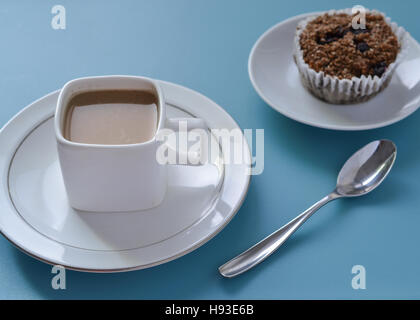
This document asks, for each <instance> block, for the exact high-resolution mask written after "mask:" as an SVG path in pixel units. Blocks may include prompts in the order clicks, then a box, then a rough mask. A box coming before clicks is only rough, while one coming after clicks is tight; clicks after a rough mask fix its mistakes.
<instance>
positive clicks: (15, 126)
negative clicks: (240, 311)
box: [0, 82, 250, 272]
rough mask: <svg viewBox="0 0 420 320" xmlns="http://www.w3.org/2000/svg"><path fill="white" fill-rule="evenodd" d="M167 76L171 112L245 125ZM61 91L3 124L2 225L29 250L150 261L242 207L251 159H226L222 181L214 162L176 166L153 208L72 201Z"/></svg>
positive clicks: (49, 255) (127, 262)
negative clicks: (98, 209)
mask: <svg viewBox="0 0 420 320" xmlns="http://www.w3.org/2000/svg"><path fill="white" fill-rule="evenodd" d="M160 84H161V85H162V89H163V91H164V94H165V97H166V100H167V103H168V106H167V113H168V116H170V117H199V118H202V119H204V120H205V122H206V124H207V125H208V127H209V128H211V129H213V128H226V129H236V128H238V125H237V124H236V123H235V121H234V120H233V119H232V118H231V117H230V116H229V114H227V113H226V112H225V111H224V110H223V109H222V108H221V107H219V106H218V105H217V104H215V103H214V102H213V101H211V100H209V99H208V98H206V97H204V96H203V95H201V94H199V93H197V92H194V91H192V90H190V89H187V88H184V87H181V86H178V85H174V84H170V83H166V82H160ZM57 97H58V92H54V93H51V94H49V95H47V96H45V97H43V98H41V99H40V100H38V101H36V102H34V103H32V104H31V105H29V106H28V107H26V108H25V109H24V110H22V111H21V112H20V113H19V114H18V115H16V116H15V117H14V118H13V119H12V120H11V121H9V123H7V124H6V125H5V126H4V127H3V128H2V129H1V131H0V149H1V150H2V152H1V154H0V170H1V178H0V179H1V190H0V231H1V233H2V234H3V235H4V236H5V237H6V238H7V239H9V240H10V241H11V242H12V243H13V244H15V245H16V246H17V247H18V248H20V249H21V250H23V251H24V252H26V253H28V254H29V255H31V256H33V257H35V258H37V259H40V260H42V261H44V262H47V263H51V264H56V265H63V266H65V267H67V268H70V269H75V270H81V271H90V272H121V271H129V270H137V269H143V268H148V267H151V266H155V265H158V264H161V263H165V262H168V261H170V260H173V259H176V258H178V257H181V256H182V255H184V254H186V253H188V252H191V251H192V250H194V249H196V248H198V247H200V246H201V245H202V244H204V243H205V242H207V241H208V240H210V239H211V238H212V237H214V236H215V235H216V234H217V233H218V232H220V231H221V230H222V229H223V227H225V226H226V225H227V224H228V223H229V221H230V220H231V219H232V218H233V216H234V215H235V214H236V212H237V211H238V210H239V208H240V206H241V204H242V202H243V200H244V198H245V196H246V193H247V190H248V186H249V182H250V176H249V175H248V174H247V173H248V170H249V165H246V164H242V165H236V164H235V165H229V164H226V165H225V167H224V169H225V172H224V176H223V177H222V178H221V179H222V181H220V179H219V178H220V177H219V174H218V170H217V169H216V167H215V166H213V165H210V164H208V165H205V166H200V167H187V166H169V168H168V171H169V182H168V193H167V196H166V198H165V200H164V203H163V204H162V205H161V206H159V207H158V208H154V209H151V210H147V211H142V212H134V213H106V214H104V213H83V212H78V211H76V210H74V209H72V208H70V207H69V205H68V203H67V198H66V193H65V190H64V185H63V181H62V177H61V173H60V169H59V165H58V161H57V153H56V142H55V137H54V131H53V114H54V111H55V106H56V100H57ZM245 145H246V146H247V144H246V143H245ZM220 147H221V148H222V151H223V146H222V145H220ZM247 147H248V146H247ZM247 151H249V149H248V150H247ZM244 154H245V157H246V159H245V161H244V163H250V161H249V158H248V157H250V153H249V152H244ZM232 156H233V155H232ZM232 163H233V162H232Z"/></svg>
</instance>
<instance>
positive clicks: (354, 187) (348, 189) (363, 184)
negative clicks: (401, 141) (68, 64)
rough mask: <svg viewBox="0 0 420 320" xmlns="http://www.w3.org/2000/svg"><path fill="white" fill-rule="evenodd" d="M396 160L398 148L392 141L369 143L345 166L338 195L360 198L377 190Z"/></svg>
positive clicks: (337, 189) (339, 179) (339, 180)
mask: <svg viewBox="0 0 420 320" xmlns="http://www.w3.org/2000/svg"><path fill="white" fill-rule="evenodd" d="M396 158H397V147H396V146H395V144H394V143H393V142H392V141H389V140H380V141H374V142H372V143H369V144H368V145H367V146H365V147H364V148H362V149H361V150H359V151H357V152H356V153H355V154H354V155H353V156H352V157H351V158H350V159H349V160H347V162H346V163H345V164H344V166H343V168H342V169H341V171H340V174H339V176H338V180H337V188H336V193H337V194H339V195H340V196H343V197H360V196H363V195H365V194H368V193H369V192H371V191H373V190H375V189H376V188H377V187H378V186H379V185H380V184H381V183H382V181H384V179H385V178H386V177H387V175H388V173H389V172H390V171H391V169H392V167H393V165H394V163H395V160H396Z"/></svg>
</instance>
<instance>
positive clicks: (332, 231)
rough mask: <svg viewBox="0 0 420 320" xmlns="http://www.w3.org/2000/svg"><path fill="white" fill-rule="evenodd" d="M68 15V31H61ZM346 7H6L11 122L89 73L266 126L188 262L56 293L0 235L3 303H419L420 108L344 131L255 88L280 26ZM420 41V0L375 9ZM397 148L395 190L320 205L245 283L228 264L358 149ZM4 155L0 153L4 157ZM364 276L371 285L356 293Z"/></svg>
mask: <svg viewBox="0 0 420 320" xmlns="http://www.w3.org/2000/svg"><path fill="white" fill-rule="evenodd" d="M56 4H61V5H64V6H65V8H66V17H67V21H66V22H67V29H66V30H53V29H52V28H51V19H52V16H53V15H52V14H51V8H52V7H53V6H54V5H56ZM354 4H355V3H354V1H346V0H336V1H334V2H332V1H326V0H317V1H310V0H294V1H279V0H246V1H244V0H212V1H208V0H153V1H151V0H148V1H146V0H142V1H82V0H78V1H75V0H72V1H70V0H60V1H58V2H57V1H49V0H48V1H36V2H35V1H12V0H10V1H2V2H1V4H0V39H1V42H2V45H1V51H0V57H1V59H0V99H1V107H0V126H2V125H4V124H5V123H6V122H7V121H8V120H9V119H10V118H11V117H12V116H13V115H14V114H16V113H17V112H18V111H19V110H21V109H22V108H23V107H25V106H26V105H28V104H29V103H30V102H32V101H34V100H36V99H38V98H40V97H42V96H43V95H45V94H47V93H49V92H51V91H53V90H56V89H58V88H60V87H61V86H62V85H63V84H64V83H65V82H67V81H68V80H70V79H73V78H77V77H81V76H88V75H106V74H132V75H144V76H149V77H153V78H157V79H162V80H166V81H171V82H175V83H179V84H181V85H184V86H187V87H190V88H192V89H194V90H197V91H199V92H201V93H203V94H205V95H207V96H208V97H210V98H211V99H213V100H214V101H216V102H217V103H218V104H220V105H221V106H222V107H224V108H225V109H226V110H227V112H229V113H230V114H231V115H232V117H233V118H234V119H235V120H236V121H237V122H238V123H239V125H240V126H241V127H242V128H251V129H265V171H264V173H263V174H262V175H261V176H256V177H254V178H253V179H252V183H251V187H250V190H249V193H248V196H247V199H246V201H245V202H244V204H243V206H242V208H241V209H240V211H239V212H238V214H237V216H236V217H235V218H234V219H233V221H232V222H231V223H230V224H229V225H228V226H227V227H226V228H225V229H224V230H223V231H222V232H221V233H220V234H219V235H218V236H217V237H215V238H214V239H213V240H212V241H210V242H208V243H207V244H205V245H204V246H202V247H201V248H199V249H198V250H196V251H194V252H193V253H190V254H188V255H186V256H184V257H182V258H180V259H178V260H175V261H172V262H170V263H167V264H165V265H161V266H158V267H154V268H151V269H147V270H142V271H135V272H129V273H125V274H87V273H80V272H74V271H67V282H66V285H67V289H66V290H62V291H56V290H53V289H52V287H51V279H52V277H53V275H52V274H51V267H50V266H48V265H46V264H44V263H41V262H38V261H36V260H35V259H32V258H30V257H28V256H26V255H25V254H23V253H21V252H20V251H19V250H17V249H15V248H14V247H13V246H12V245H11V244H10V243H9V242H8V241H7V240H6V239H4V238H2V237H1V238H0V257H1V258H0V298H3V299H87V298H94V299H102V298H104V299H391V298H395V299H410V298H420V271H419V270H420V250H419V249H418V248H419V243H420V232H419V231H418V230H419V227H420V211H419V206H420V197H419V187H420V161H419V160H420V139H419V138H420V137H419V129H418V128H419V123H420V112H417V113H415V114H414V115H412V116H411V117H409V118H407V119H405V120H403V121H401V122H400V123H398V124H395V125H392V126H390V127H387V128H383V129H379V130H373V131H365V132H335V131H328V130H323V129H317V128H313V127H309V126H306V125H303V124H299V123H297V122H294V121H292V120H289V119H287V118H285V117H284V116H282V115H280V114H278V113H277V112H275V111H274V110H272V109H271V108H270V107H268V106H267V105H266V104H265V103H264V102H263V101H262V100H261V99H260V98H259V96H258V95H257V94H256V92H255V91H254V89H253V88H252V86H251V83H250V81H249V78H248V72H247V61H248V55H249V52H250V50H251V48H252V46H253V44H254V43H255V41H256V40H257V39H258V37H259V36H260V35H261V34H262V33H263V32H264V31H265V30H267V29H268V28H269V27H271V26H272V25H274V24H276V23H278V22H280V21H282V20H284V19H286V18H289V17H291V16H295V15H297V14H301V13H305V12H312V11H318V10H328V9H331V8H332V6H334V7H335V8H344V7H351V6H353V5H354ZM362 4H363V5H365V6H366V7H368V8H376V9H380V10H382V11H384V12H386V13H387V14H388V15H390V16H392V18H393V19H394V20H395V21H397V22H398V23H399V24H401V25H403V26H404V27H406V28H407V29H408V30H409V31H410V32H411V34H412V35H413V36H414V37H415V38H417V39H420V29H419V28H418V27H419V25H418V11H419V10H420V2H418V1H415V0H404V1H401V2H400V5H396V3H395V1H381V0H372V1H364V2H363V3H362ZM381 138H388V139H392V140H394V141H395V142H396V143H397V145H398V147H399V157H398V160H397V163H396V166H395V167H394V170H393V172H392V174H391V175H390V176H389V178H388V179H387V181H386V183H384V185H383V186H381V187H380V188H379V189H378V190H377V191H375V192H374V193H372V194H370V195H368V196H366V197H364V198H360V199H354V200H342V201H337V202H335V203H332V204H330V205H328V206H327V207H325V208H324V209H322V211H320V212H319V213H318V214H317V215H316V216H315V217H313V219H312V220H310V221H309V222H308V223H307V224H306V225H305V226H304V227H303V229H302V230H300V231H299V233H297V234H296V235H295V236H294V237H293V238H292V239H291V240H290V241H289V242H287V244H286V245H285V247H283V248H282V249H281V250H280V251H279V252H277V253H276V254H275V255H273V256H272V257H271V258H270V260H269V261H267V262H265V263H264V264H262V265H261V266H259V267H258V268H256V269H254V270H253V271H251V272H249V273H247V274H245V275H243V276H242V277H239V278H236V279H232V280H227V279H224V278H222V277H221V276H220V275H219V274H218V272H217V267H218V266H219V265H220V264H222V263H223V262H225V261H226V260H227V259H229V258H231V257H232V256H233V255H235V254H237V253H239V252H240V251H241V250H243V249H245V248H247V247H248V246H250V245H252V244H254V243H255V242H256V241H258V240H260V239H261V238H262V237H264V236H265V235H267V234H269V233H271V232H272V231H274V230H275V229H277V228H278V227H280V226H281V225H283V224H284V223H286V222H287V221H289V220H290V219H291V218H293V217H294V216H296V215H297V214H298V213H300V212H301V211H303V210H304V209H306V208H307V207H308V206H310V205H311V204H312V203H314V202H315V201H317V200H319V199H320V198H321V197H323V196H324V195H325V194H326V193H328V192H329V191H330V190H331V188H332V187H333V185H334V184H335V178H336V174H337V172H338V170H339V169H340V168H341V165H342V164H343V162H344V161H345V160H346V159H347V157H348V156H350V155H351V154H352V153H353V152H354V151H356V150H357V149H358V148H359V147H361V146H363V145H365V144H366V143H368V142H370V141H372V140H375V139H381ZM0 152H1V151H0ZM354 265H363V266H364V267H365V268H366V272H367V273H366V280H367V282H366V284H367V288H366V290H354V289H353V288H352V286H351V280H352V277H353V275H352V273H351V270H352V267H353V266H354Z"/></svg>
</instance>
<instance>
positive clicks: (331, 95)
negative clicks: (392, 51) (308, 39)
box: [293, 9, 409, 104]
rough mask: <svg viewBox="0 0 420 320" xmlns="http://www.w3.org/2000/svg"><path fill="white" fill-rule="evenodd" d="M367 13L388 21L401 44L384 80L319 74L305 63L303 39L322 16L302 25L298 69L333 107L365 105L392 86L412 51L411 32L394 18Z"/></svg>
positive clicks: (306, 82) (306, 83)
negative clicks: (401, 65) (364, 103)
mask: <svg viewBox="0 0 420 320" xmlns="http://www.w3.org/2000/svg"><path fill="white" fill-rule="evenodd" d="M326 13H328V14H329V15H334V14H339V13H347V14H350V15H351V14H352V9H344V10H331V11H328V12H326ZM366 13H372V14H380V15H382V16H384V17H385V21H386V22H387V23H388V25H389V26H390V27H391V28H392V31H393V32H394V34H395V35H396V37H397V39H398V42H399V44H400V52H399V53H398V55H397V58H396V60H395V62H393V63H392V64H390V65H389V66H388V68H387V70H386V71H385V73H384V74H383V75H382V77H380V78H379V77H378V76H374V77H372V76H371V75H369V76H364V75H363V76H361V77H353V78H352V79H351V80H350V79H339V78H338V77H332V76H330V75H325V74H324V72H323V71H321V72H316V71H315V70H314V69H311V68H310V67H309V65H308V64H307V63H306V62H305V61H304V59H303V51H302V49H301V46H300V36H301V34H302V32H303V30H304V29H305V28H306V25H307V24H308V23H309V22H310V21H312V20H314V19H315V18H317V17H318V16H320V15H316V16H311V17H309V18H307V19H304V20H303V21H301V22H300V23H299V25H298V28H297V31H296V35H295V39H294V41H295V46H294V53H293V55H294V60H295V62H296V65H297V67H298V70H299V73H300V76H301V80H302V83H303V85H304V86H305V87H306V88H307V89H308V90H309V91H310V92H311V93H312V94H314V95H315V96H316V97H318V98H320V99H321V100H324V101H326V102H329V103H333V104H351V103H360V102H365V101H367V100H369V99H371V98H373V97H374V96H376V95H377V94H378V93H380V92H381V91H382V90H384V89H385V88H386V87H387V86H388V84H389V83H390V81H391V79H392V76H393V74H394V72H395V69H396V67H397V66H398V65H399V64H400V63H401V62H402V61H403V59H404V57H405V56H406V54H407V50H408V47H409V44H408V38H409V37H408V32H407V31H406V30H405V29H404V28H402V27H399V26H398V25H397V24H396V23H395V22H392V21H391V19H390V18H388V17H386V16H385V15H384V14H383V13H381V12H379V11H376V10H368V9H366ZM322 14H324V13H322ZM322 14H321V15H322Z"/></svg>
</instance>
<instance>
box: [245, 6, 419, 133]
mask: <svg viewBox="0 0 420 320" xmlns="http://www.w3.org/2000/svg"><path fill="white" fill-rule="evenodd" d="M314 14H316V13H310V14H304V15H300V16H297V17H293V18H290V19H288V20H286V21H284V22H281V23H279V24H277V25H276V26H274V27H272V28H271V29H269V30H268V31H267V32H265V33H264V34H263V35H262V36H261V37H260V38H259V39H258V41H257V43H256V44H255V45H254V47H253V49H252V51H251V54H250V57H249V64H248V70H249V76H250V78H251V82H252V84H253V86H254V88H255V90H256V91H257V92H258V94H259V95H260V96H261V98H262V99H263V100H264V101H265V102H266V103H267V104H269V105H270V106H271V107H272V108H273V109H275V110H277V111H278V112H280V113H282V114H283V115H285V116H286V117H289V118H291V119H293V120H296V121H299V122H302V123H305V124H308V125H312V126H315V127H320V128H326V129H333V130H368V129H375V128H380V127H384V126H387V125H390V124H393V123H395V122H398V121H400V120H402V119H404V118H406V117H408V116H409V115H410V114H412V113H413V112H414V111H416V110H417V109H418V107H419V106H420V85H419V82H420V60H419V58H420V45H419V43H418V42H417V41H416V40H415V39H413V38H412V37H411V36H410V40H409V43H410V49H409V52H408V55H407V57H406V58H405V61H404V63H403V64H402V65H400V67H398V68H397V71H396V73H397V74H395V75H394V77H393V79H392V81H391V83H390V85H389V87H388V88H387V89H386V90H384V91H383V92H382V93H380V94H379V95H378V96H376V97H375V98H373V99H372V100H370V101H368V102H366V103H361V104H356V105H332V104H328V103H325V102H323V101H321V100H319V99H317V98H315V97H314V96H312V95H311V94H310V93H309V92H308V91H307V90H306V89H305V88H304V87H303V86H302V84H301V82H300V78H299V73H298V70H297V68H296V66H295V63H294V61H293V56H292V54H293V38H294V35H295V30H296V27H297V25H298V23H299V21H301V20H302V19H304V18H306V17H308V16H310V15H314ZM401 79H402V80H403V81H401Z"/></svg>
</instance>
